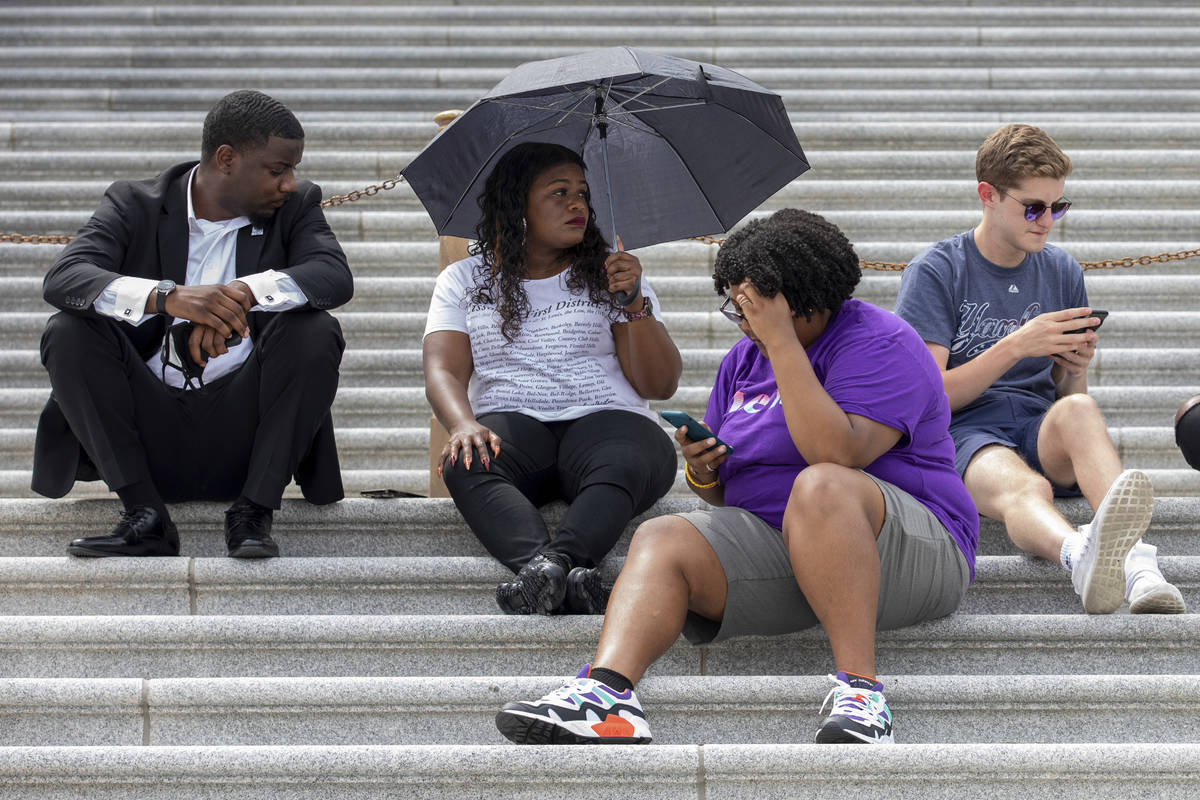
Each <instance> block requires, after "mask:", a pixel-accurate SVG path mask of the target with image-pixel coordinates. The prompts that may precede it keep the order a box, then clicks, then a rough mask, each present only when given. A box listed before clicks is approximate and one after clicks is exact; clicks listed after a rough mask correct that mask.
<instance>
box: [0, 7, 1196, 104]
mask: <svg viewBox="0 0 1200 800" xmlns="http://www.w3.org/2000/svg"><path fill="white" fill-rule="evenodd" d="M576 10H577V9H574V8H573V9H571V12H572V13H574V12H575V11H576ZM1197 27H1198V28H1200V26H1197ZM47 60H48V61H49V62H50V63H48V64H42V65H36V62H35V65H29V62H26V64H25V65H23V66H21V67H12V68H9V69H7V70H6V73H7V75H8V77H9V78H10V80H12V81H13V84H14V85H15V86H20V87H22V88H28V89H38V88H44V89H50V90H55V89H57V88H58V87H60V86H63V85H69V86H71V87H72V90H75V91H77V90H80V89H93V90H98V91H104V92H109V91H112V92H118V91H121V90H139V91H140V90H167V89H169V90H180V91H188V92H201V91H211V90H214V89H221V88H222V87H227V86H233V85H242V84H247V85H256V86H270V87H272V88H274V89H276V90H280V89H304V90H306V91H327V90H329V89H343V90H347V91H349V92H355V93H358V92H361V91H364V90H365V91H374V90H376V89H377V87H379V86H396V87H406V89H418V90H419V89H425V90H428V89H437V90H439V91H441V92H442V93H444V94H443V96H445V97H446V98H448V99H449V98H458V97H464V98H465V99H466V100H467V102H468V104H469V103H470V102H471V101H472V100H474V99H475V98H477V97H479V96H481V95H483V94H484V93H485V92H487V90H488V89H490V88H491V87H492V86H494V85H495V84H497V83H499V82H500V81H501V80H502V79H503V78H504V77H505V76H506V75H507V74H508V73H509V72H510V71H511V67H509V66H499V67H448V68H447V67H442V68H430V67H403V66H401V67H395V66H390V65H386V66H381V65H379V64H375V65H371V66H356V67H323V68H322V69H320V70H319V71H312V70H305V71H302V72H301V71H297V70H294V69H290V68H286V67H284V68H281V67H278V66H262V67H247V66H245V65H240V64H239V66H237V67H214V66H211V65H209V66H196V67H180V66H172V67H161V66H157V65H155V66H128V67H126V66H121V67H112V66H103V67H93V68H91V69H88V70H87V71H86V72H82V73H81V71H80V69H79V67H78V66H76V65H71V66H59V65H58V64H57V62H56V61H53V60H49V59H47ZM780 60H781V62H782V63H786V62H785V61H783V59H782V58H781V59H780ZM384 63H385V64H386V62H384ZM738 71H739V72H741V73H742V74H743V75H745V76H746V77H747V78H749V79H750V80H753V81H755V82H757V83H760V84H763V85H769V86H771V87H772V89H773V90H775V91H777V92H781V93H786V92H796V91H799V90H804V91H812V90H826V91H845V90H859V91H862V90H866V91H871V92H873V93H879V92H884V91H896V90H914V89H922V90H925V91H930V90H972V91H988V92H992V91H1011V90H1018V89H1023V88H1024V87H1026V86H1028V84H1029V81H1030V80H1031V79H1036V78H1037V77H1038V76H1039V75H1040V74H1042V72H1041V68H1040V67H1023V66H1020V62H1019V61H1018V62H1013V64H1012V65H1005V64H1003V63H1001V64H997V65H995V66H976V67H969V66H961V67H960V68H959V69H956V70H955V71H954V72H953V73H951V74H945V73H942V72H938V71H934V70H930V69H929V68H927V67H921V66H892V67H891V68H890V69H888V70H887V71H886V72H880V70H879V69H878V67H805V68H801V69H797V68H795V67H792V66H777V67H748V68H743V69H740V70H738ZM1194 78H1195V74H1194V67H1186V66H1182V67H1181V66H1155V67H1144V66H1125V67H1111V66H1110V67H1108V68H1107V69H1104V70H1103V71H1098V70H1097V69H1096V68H1095V67H1077V66H1070V67H1066V66H1064V67H1063V68H1061V69H1059V70H1056V71H1055V86H1054V89H1055V91H1063V90H1066V89H1071V88H1074V89H1077V90H1081V91H1089V90H1092V91H1094V90H1097V89H1104V90H1106V91H1128V90H1130V89H1136V90H1139V91H1146V90H1150V91H1158V90H1190V89H1191V88H1193V86H1194V83H1195V81H1194ZM463 91H466V92H470V93H471V94H470V95H461V94H459V93H460V92H463ZM113 97H117V95H115V94H114V95H113ZM418 97H419V95H418Z"/></svg>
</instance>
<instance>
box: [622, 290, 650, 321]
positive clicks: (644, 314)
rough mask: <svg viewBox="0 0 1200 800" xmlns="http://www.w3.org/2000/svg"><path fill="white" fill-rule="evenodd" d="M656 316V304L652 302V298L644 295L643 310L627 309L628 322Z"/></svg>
mask: <svg viewBox="0 0 1200 800" xmlns="http://www.w3.org/2000/svg"><path fill="white" fill-rule="evenodd" d="M653 316H654V304H653V303H651V302H650V298H649V297H647V296H646V295H642V310H641V311H629V310H626V311H625V321H626V322H637V321H638V320H639V319H646V318H648V317H653Z"/></svg>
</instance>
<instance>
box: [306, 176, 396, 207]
mask: <svg viewBox="0 0 1200 800" xmlns="http://www.w3.org/2000/svg"><path fill="white" fill-rule="evenodd" d="M401 183H404V176H403V175H397V176H396V177H394V178H388V179H387V180H386V181H384V182H383V183H379V184H371V185H370V186H368V187H367V188H365V189H355V190H354V191H352V192H349V193H347V194H336V195H334V196H333V197H328V198H326V199H325V200H322V201H321V208H331V207H333V206H340V205H342V204H343V203H353V202H354V201H355V200H359V199H361V198H363V197H374V196H375V195H377V194H379V193H380V192H386V191H388V190H389V189H395V188H396V186H397V184H401Z"/></svg>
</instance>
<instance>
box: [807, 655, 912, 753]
mask: <svg viewBox="0 0 1200 800" xmlns="http://www.w3.org/2000/svg"><path fill="white" fill-rule="evenodd" d="M829 679H830V680H831V681H833V688H832V689H830V690H829V694H827V695H825V702H823V703H822V704H821V711H822V712H824V711H825V706H827V705H829V701H830V700H833V709H832V710H831V711H830V712H829V716H828V717H826V718H825V721H824V722H822V723H821V726H820V727H819V728H817V744H893V743H894V742H893V740H892V710H891V709H890V708H888V704H887V699H886V698H885V697H884V696H883V684H882V683H880V682H879V681H873V680H868V679H867V678H860V677H859V676H857V675H848V674H846V673H845V672H839V673H838V674H837V675H830V676H829Z"/></svg>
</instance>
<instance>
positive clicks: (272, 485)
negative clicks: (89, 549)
mask: <svg viewBox="0 0 1200 800" xmlns="http://www.w3.org/2000/svg"><path fill="white" fill-rule="evenodd" d="M264 317H265V319H264V320H263V323H262V324H261V325H259V326H258V332H257V335H256V338H255V339H254V350H253V352H252V353H251V354H250V357H249V358H247V359H246V361H245V362H244V363H243V364H242V366H241V367H239V368H238V369H237V370H236V371H235V372H233V373H230V374H228V375H225V376H222V377H221V378H219V379H218V380H215V381H213V382H211V383H207V384H205V385H204V386H203V387H202V388H199V389H191V390H186V391H185V390H183V389H175V388H173V387H170V386H167V385H166V384H164V383H163V382H162V381H161V380H160V379H159V378H158V376H156V375H154V374H153V372H152V371H151V370H150V368H149V367H147V366H146V363H145V362H144V361H143V359H142V357H141V356H140V355H139V354H138V352H137V350H136V349H135V348H134V347H133V345H132V343H131V342H130V340H129V338H128V337H127V336H126V335H125V334H124V333H123V332H122V331H121V330H120V327H119V326H120V325H121V324H122V323H119V322H116V321H114V320H109V319H106V318H103V317H92V316H79V315H74V314H68V313H65V312H60V313H58V314H56V315H54V316H53V317H51V319H50V321H49V323H48V324H47V326H46V331H45V333H44V334H43V336H42V346H41V352H42V363H43V364H44V365H45V366H46V369H47V371H48V372H49V373H50V384H51V388H52V391H53V397H54V400H55V401H56V402H57V403H58V405H59V407H60V408H61V409H62V412H63V416H64V417H65V418H66V420H67V423H68V424H69V425H70V428H71V431H72V432H73V433H74V434H75V437H76V438H77V439H78V440H79V443H80V444H81V445H82V448H83V451H84V453H85V454H86V455H87V457H88V458H89V459H90V460H91V462H92V464H93V465H94V466H95V467H96V469H97V470H98V472H99V475H100V477H101V478H103V480H104V481H105V483H107V484H108V486H109V488H110V489H113V490H117V489H121V488H123V487H125V486H129V485H132V484H135V483H138V482H140V481H150V482H151V483H153V484H154V486H155V487H156V488H157V489H158V492H159V494H160V495H161V497H162V499H163V500H164V501H165V502H168V503H177V502H184V501H188V500H220V501H227V500H234V499H236V498H238V497H239V496H245V497H246V498H247V499H249V500H251V501H253V502H255V503H257V504H259V505H261V506H266V507H268V508H279V505H280V500H281V498H282V497H283V490H284V488H285V487H286V486H287V485H288V484H289V483H290V482H291V480H292V476H293V475H295V474H296V471H297V467H298V466H299V464H300V462H301V460H302V459H304V457H305V455H306V454H307V453H308V452H309V451H310V449H311V448H312V447H313V443H314V439H315V437H316V434H317V431H318V429H319V428H321V426H322V424H328V418H329V409H330V406H331V405H332V403H333V398H334V395H335V394H336V392H337V385H338V367H339V365H340V363H341V358H342V351H343V350H344V349H345V342H344V340H343V338H342V334H341V327H340V326H339V325H338V322H337V320H336V319H334V318H333V317H332V316H331V315H330V314H329V313H328V312H325V311H314V310H304V311H293V312H282V313H275V314H264ZM335 458H336V455H335Z"/></svg>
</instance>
